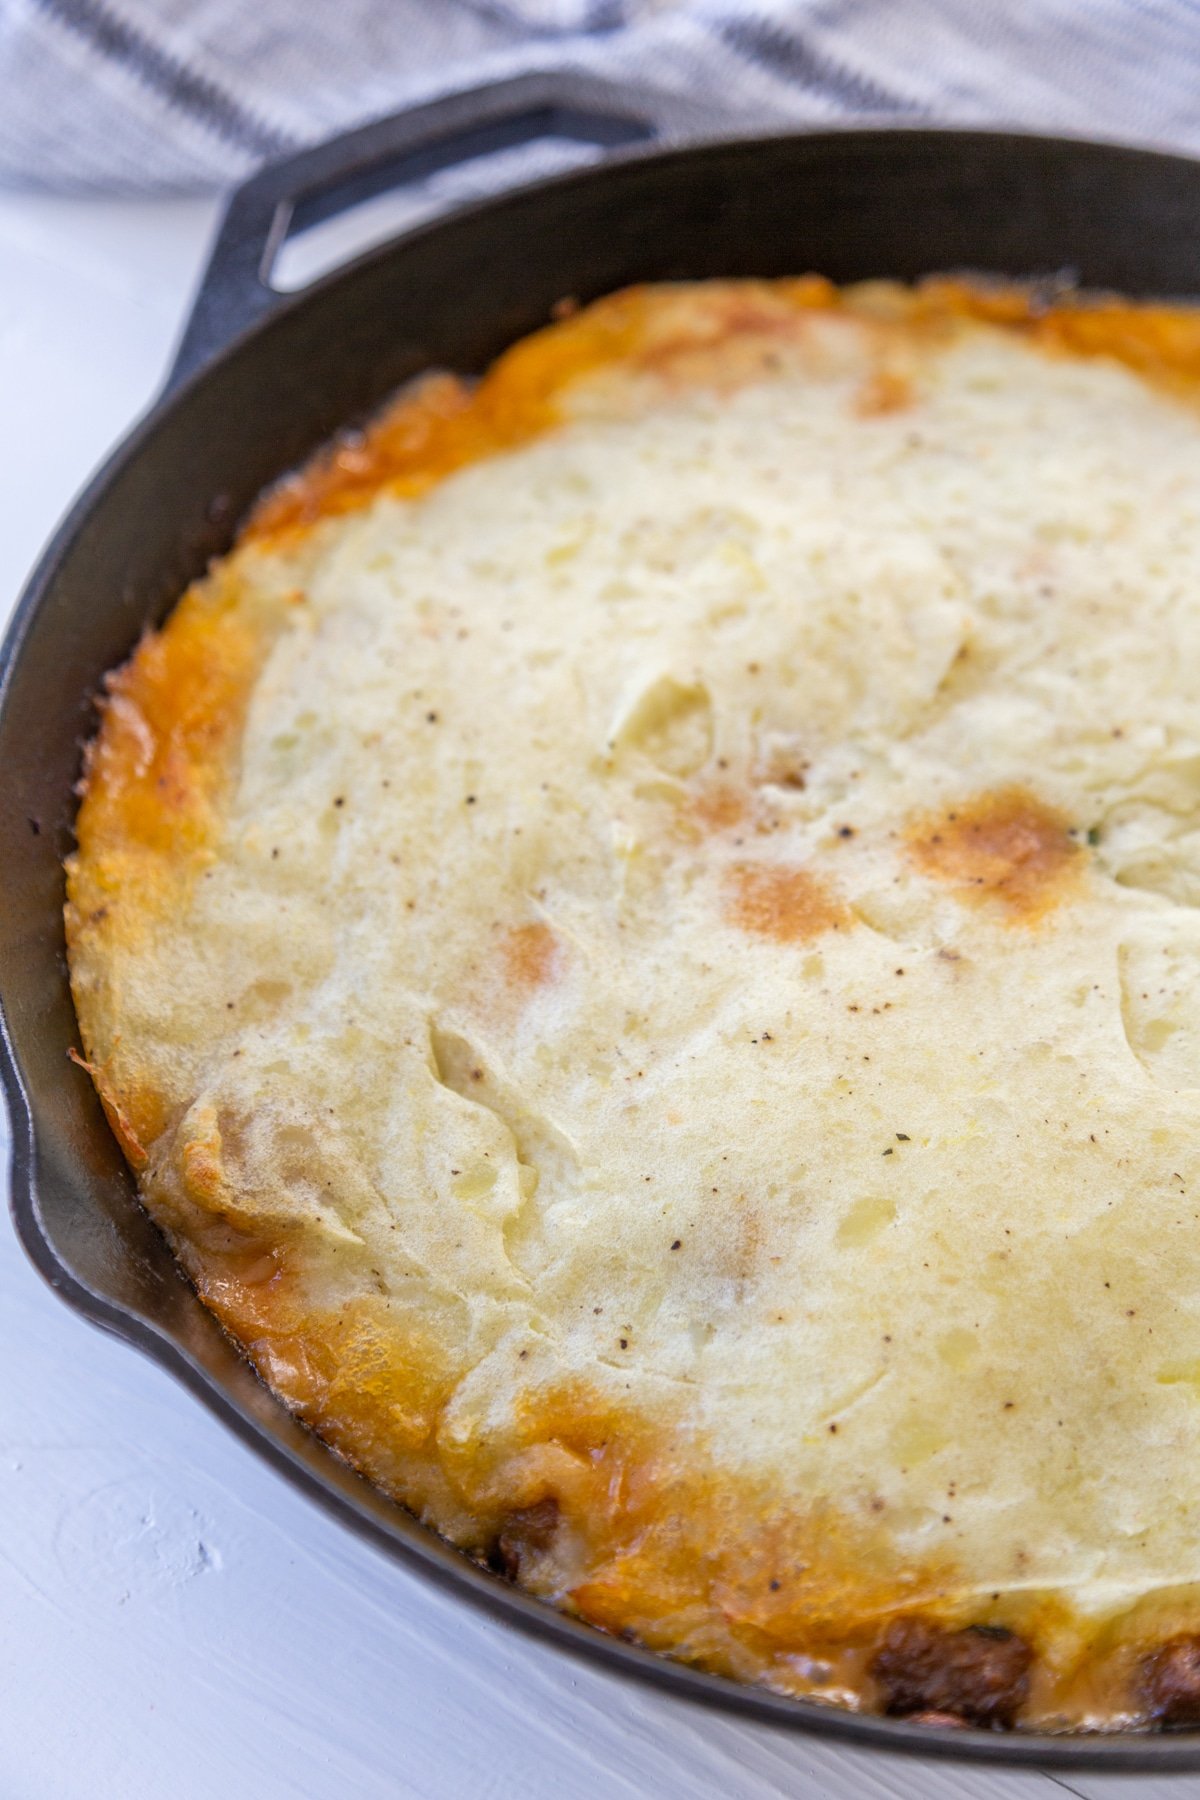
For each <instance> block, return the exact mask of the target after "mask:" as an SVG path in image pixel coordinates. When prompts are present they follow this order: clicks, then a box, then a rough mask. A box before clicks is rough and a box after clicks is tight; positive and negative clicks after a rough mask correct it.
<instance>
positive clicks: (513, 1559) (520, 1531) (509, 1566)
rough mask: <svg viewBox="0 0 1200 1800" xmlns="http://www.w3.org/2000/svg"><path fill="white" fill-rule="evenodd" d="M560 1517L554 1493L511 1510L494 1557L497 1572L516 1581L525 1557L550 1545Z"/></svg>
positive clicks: (493, 1564) (498, 1539) (499, 1537)
mask: <svg viewBox="0 0 1200 1800" xmlns="http://www.w3.org/2000/svg"><path fill="white" fill-rule="evenodd" d="M558 1518H559V1509H558V1501H557V1500H556V1499H555V1498H554V1496H553V1495H547V1496H546V1498H545V1499H544V1500H538V1501H537V1502H536V1503H535V1504H534V1505H533V1506H522V1507H518V1508H517V1509H516V1510H515V1511H514V1512H511V1513H509V1515H508V1519H507V1521H506V1523H505V1525H504V1528H503V1530H502V1531H501V1532H500V1534H499V1536H498V1537H497V1539H496V1548H495V1551H494V1552H493V1555H492V1559H491V1560H492V1566H493V1567H494V1568H495V1569H496V1571H497V1573H498V1574H501V1575H507V1576H508V1579H509V1580H510V1581H516V1580H517V1579H518V1578H519V1576H520V1574H521V1563H522V1561H523V1560H524V1559H525V1558H527V1557H529V1556H531V1555H536V1554H537V1552H538V1551H541V1550H546V1549H548V1548H549V1547H550V1545H551V1543H552V1542H553V1540H554V1534H555V1532H556V1531H557V1529H558Z"/></svg>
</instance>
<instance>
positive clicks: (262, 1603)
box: [0, 195, 1200, 1800]
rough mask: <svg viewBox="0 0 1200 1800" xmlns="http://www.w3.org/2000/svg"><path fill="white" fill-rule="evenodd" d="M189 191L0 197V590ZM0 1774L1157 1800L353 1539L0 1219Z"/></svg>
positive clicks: (527, 1795)
mask: <svg viewBox="0 0 1200 1800" xmlns="http://www.w3.org/2000/svg"><path fill="white" fill-rule="evenodd" d="M212 216H213V209H212V208H211V207H210V206H208V205H207V204H205V203H203V202H193V201H189V202H178V203H165V204H164V203H154V204H140V203H122V202H96V201H92V202H84V201H64V200H50V199H44V198H39V199H33V198H27V197H20V196H12V195H8V196H3V195H0V409H2V411H0V417H2V418H3V425H4V431H3V444H4V449H3V453H2V460H0V611H6V610H7V608H8V607H9V606H11V604H12V602H13V600H14V599H15V597H16V593H17V591H18V588H19V586H20V583H21V580H22V578H23V576H24V574H25V573H26V571H27V569H28V567H29V565H30V564H31V563H32V561H33V560H34V557H35V556H36V554H37V551H38V548H39V546H40V544H41V542H42V541H43V540H44V538H45V537H46V536H47V534H48V533H49V531H50V530H51V529H52V527H53V525H54V523H55V521H56V519H57V518H58V516H59V515H60V513H61V512H62V510H63V509H64V507H65V506H66V504H67V502H68V501H69V499H70V497H71V495H72V493H73V492H74V490H75V489H76V488H77V487H78V486H79V484H80V482H81V481H82V480H83V479H84V477H85V476H86V475H87V473H88V471H89V470H90V468H91V467H92V466H93V465H94V464H95V462H96V461H97V460H98V459H99V458H100V457H101V456H102V454H103V453H104V451H105V450H106V448H107V447H108V446H109V445H110V444H111V443H112V442H113V441H114V440H115V439H116V438H117V437H118V436H119V435H120V434H121V432H122V431H123V430H124V429H125V427H126V426H127V425H128V423H129V422H130V421H131V420H132V418H133V417H134V416H135V415H136V413H137V412H138V411H139V410H140V409H141V408H142V407H143V406H144V405H145V403H146V402H147V401H148V399H149V398H150V397H151V395H152V393H153V391H154V389H155V387H156V385H157V383H158V380H159V378H160V376H161V372H162V370H163V368H164V367H165V364H166V361H167V358H168V355H169V352H170V346H171V344H172V342H173V339H174V337H175V334H176V331H177V329H178V325H179V322H180V320H181V319H182V317H183V314H184V311H185V309H186V304H187V296H188V293H189V290H190V287H191V284H192V282H193V280H194V277H195V273H196V270H197V269H198V266H199V263H200V260H201V257H202V255H203V249H204V245H205V241H206V239H207V235H208V232H209V230H210V227H211V222H212ZM0 1368H2V1369H3V1381H2V1382H0V1696H2V1700H0V1800H85V1797H86V1800H161V1797H163V1796H168V1795H169V1796H171V1797H172V1800H209V1797H210V1796H218V1795H219V1796H222V1797H223V1800H241V1797H242V1796H247V1797H249V1796H253V1797H254V1800H277V1797H279V1800H282V1797H284V1796H289V1797H290V1796H300V1797H302V1800H326V1797H327V1796H328V1797H332V1796H335V1795H336V1796H338V1797H339V1800H341V1797H345V1796H354V1797H355V1800H358V1797H359V1796H361V1797H363V1800H375V1797H379V1800H384V1797H388V1800H391V1797H392V1796H398V1797H407V1796H414V1797H416V1800H445V1797H451V1800H458V1797H459V1796H470V1797H471V1800H510V1797H511V1800H543V1797H547V1800H549V1797H553V1800H625V1797H630V1800H640V1797H642V1796H648V1797H653V1800H685V1797H686V1800H697V1797H701V1800H702V1797H704V1796H708V1795H713V1796H721V1797H722V1800H771V1797H774V1796H780V1797H783V1796H787V1797H788V1800H792V1797H796V1796H800V1797H803V1800H809V1797H813V1800H818V1797H819V1800H823V1797H825V1796H829V1797H830V1800H1025V1797H1027V1796H1028V1797H1031V1800H1037V1797H1038V1796H1043V1797H1044V1800H1053V1796H1054V1795H1055V1794H1056V1793H1057V1794H1059V1795H1061V1794H1062V1793H1063V1791H1064V1790H1066V1791H1067V1792H1071V1793H1075V1794H1079V1795H1085V1796H1094V1797H1096V1800H1100V1797H1106V1800H1183V1797H1184V1796H1189V1795H1198V1796H1200V1776H1190V1777H1177V1778H1174V1779H1170V1780H1154V1779H1147V1778H1132V1777H1124V1778H1121V1777H1097V1776H1089V1775H1075V1774H1072V1775H1070V1776H1068V1777H1066V1778H1065V1779H1055V1778H1053V1777H1050V1776H1048V1775H1042V1774H1038V1773H1035V1772H993V1771H989V1770H985V1769H980V1768H974V1767H971V1766H969V1765H962V1766H955V1765H946V1764H932V1763H917V1762H914V1761H911V1760H908V1759H902V1758H893V1757H879V1756H871V1755H867V1754H864V1753H862V1752H854V1751H848V1750H844V1749H841V1748H838V1747H835V1746H832V1745H830V1744H827V1743H823V1742H820V1741H817V1740H810V1739H806V1738H804V1737H802V1736H799V1735H794V1734H790V1733H784V1732H780V1731H774V1730H771V1729H768V1728H765V1727H759V1726H756V1725H753V1724H748V1723H746V1722H744V1721H740V1720H736V1719H732V1718H725V1717H722V1716H720V1715H717V1714H713V1713H705V1712H702V1711H700V1710H698V1709H696V1708H694V1707H692V1706H691V1705H689V1704H686V1703H683V1702H680V1701H677V1700H672V1699H670V1698H668V1697H666V1696H663V1695H660V1694H656V1693H652V1692H649V1691H643V1690H642V1689H640V1688H638V1687H635V1686H631V1685H626V1684H625V1683H623V1682H620V1681H618V1680H617V1679H615V1678H614V1677H612V1676H610V1675H607V1674H604V1673H601V1672H599V1671H594V1670H592V1669H590V1668H587V1667H585V1666H583V1665H582V1664H577V1663H575V1662H573V1661H568V1660H565V1659H564V1658H562V1657H561V1656H560V1655H558V1654H556V1653H555V1652H553V1651H552V1650H550V1649H548V1648H545V1647H543V1646H542V1645H540V1644H535V1643H531V1642H529V1641H527V1640H525V1639H523V1638H521V1637H518V1636H516V1635H514V1634H512V1633H510V1632H508V1631H506V1630H505V1629H504V1628H503V1627H501V1626H499V1625H496V1624H493V1623H490V1622H488V1621H485V1620H483V1619H481V1618H480V1617H478V1616H477V1615H476V1614H475V1613H474V1612H473V1611H472V1610H470V1609H468V1608H466V1607H465V1606H463V1605H461V1604H459V1603H456V1602H455V1601H453V1600H451V1599H450V1598H449V1597H447V1596H445V1595H442V1594H440V1593H436V1592H434V1591H433V1590H431V1589H430V1588H427V1587H426V1586H424V1585H423V1583H421V1582H420V1581H419V1580H418V1579H417V1578H416V1577H414V1576H412V1575H410V1574H408V1573H407V1572H406V1571H404V1570H402V1569H400V1568H397V1567H395V1566H394V1565H392V1564H391V1563H390V1562H388V1561H387V1560H385V1559H384V1558H383V1557H382V1556H380V1555H378V1554H377V1553H375V1552H373V1551H371V1550H368V1549H366V1548H364V1547H363V1546H361V1545H359V1544H358V1543H357V1542H356V1541H355V1540H354V1539H353V1538H351V1537H350V1536H349V1535H348V1534H346V1533H345V1532H343V1530H342V1529H341V1528H340V1527H339V1526H337V1525H336V1524H334V1523H333V1522H332V1521H331V1520H329V1519H327V1518H325V1517H324V1516H323V1515H322V1514H320V1513H319V1512H318V1511H317V1510H316V1509H315V1508H314V1507H313V1506H312V1505H310V1504H309V1503H308V1502H307V1501H305V1500H303V1499H301V1498H300V1497H299V1496H298V1495H296V1494H295V1493H293V1491H292V1490H291V1489H290V1488H289V1487H288V1486H287V1485H286V1484H285V1483H284V1482H283V1481H282V1479H281V1478H280V1477H278V1476H277V1475H275V1474H274V1473H273V1472H271V1471H270V1470H268V1469H266V1468H264V1467H262V1466H260V1465H259V1463H258V1462H257V1461H256V1460H255V1458H254V1457H252V1455H251V1454H250V1452H249V1451H247V1450H245V1449H244V1448H242V1446H241V1445H240V1444H239V1443H237V1442H235V1441H234V1439H233V1438H231V1437H230V1436H229V1435H228V1434H227V1433H226V1432H225V1431H224V1430H223V1429H222V1428H220V1427H219V1426H217V1425H216V1424H215V1423H214V1422H213V1421H212V1420H211V1419H210V1418H209V1417H208V1416H207V1414H205V1413H204V1412H203V1411H202V1410H201V1408H200V1407H199V1405H198V1404H197V1403H196V1402H195V1401H194V1400H192V1399H191V1398H190V1397H189V1396H188V1395H187V1394H185V1393H184V1392H183V1391H182V1390H180V1389H178V1388H177V1387H176V1386H175V1385H174V1384H173V1383H172V1382H171V1381H170V1380H169V1379H168V1378H167V1377H166V1376H165V1375H163V1374H162V1373H160V1372H159V1371H158V1370H157V1369H156V1368H154V1367H152V1366H151V1365H150V1364H148V1363H146V1362H144V1361H143V1360H142V1359H141V1358H140V1357H138V1356H137V1355H135V1353H134V1352H133V1351H131V1350H128V1349H126V1348H124V1347H123V1346H122V1345H120V1344H118V1343H116V1342H113V1341H111V1340H109V1339H107V1338H105V1337H103V1336H101V1335H100V1334H99V1333H98V1332H96V1331H94V1330H92V1329H91V1328H90V1327H88V1326H86V1325H84V1324H83V1323H82V1322H81V1321H80V1320H78V1319H77V1318H75V1317H74V1316H73V1315H72V1314H71V1313H70V1312H68V1311H67V1310H66V1308H65V1307H63V1306H62V1305H61V1304H60V1302H58V1301H57V1300H56V1299H54V1298H53V1296H52V1295H51V1294H50V1293H49V1292H48V1291H47V1290H45V1289H44V1288H43V1287H42V1286H41V1284H40V1282H39V1281H38V1279H37V1277H36V1276H35V1275H34V1274H33V1272H32V1271H31V1270H30V1269H29V1268H28V1267H27V1266H26V1264H25V1262H24V1260H23V1258H22V1255H21V1253H20V1251H19V1250H18V1248H17V1245H16V1242H15V1239H14V1238H13V1237H12V1235H11V1233H9V1232H0Z"/></svg>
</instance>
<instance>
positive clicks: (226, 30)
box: [0, 0, 1200, 192]
mask: <svg viewBox="0 0 1200 1800" xmlns="http://www.w3.org/2000/svg"><path fill="white" fill-rule="evenodd" d="M530 68H536V69H545V68H560V69H564V68H565V69H572V70H581V71H587V72H591V73H598V74H604V75H608V76H610V77H615V78H617V79H621V78H625V79H630V78H636V80H637V81H638V82H640V83H641V84H643V85H651V86H657V87H659V88H661V89H664V90H667V91H671V92H683V93H687V94H689V95H691V96H693V97H694V98H698V99H700V100H701V101H705V100H707V101H710V102H711V103H712V104H713V106H714V108H716V109H718V110H719V111H720V113H721V114H722V115H728V114H729V113H730V112H731V111H735V112H742V113H745V114H746V115H747V116H748V117H754V118H757V119H759V120H762V121H772V120H796V121H803V122H813V123H817V122H820V121H826V120H830V119H837V118H839V117H844V116H846V115H848V114H854V115H857V116H862V115H864V114H866V115H874V116H878V117H885V118H886V117H904V118H909V119H919V118H924V117H931V118H937V119H939V120H944V121H953V122H958V123H989V124H998V123H1004V124H1016V125H1025V126H1032V127H1037V128H1042V129H1054V130H1068V131H1075V132H1082V133H1085V134H1088V135H1091V136H1098V137H1110V138H1122V139H1126V140H1130V141H1136V142H1140V143H1149V144H1154V145H1165V146H1170V147H1172V148H1175V149H1185V150H1193V151H1196V152H1200V0H740V3H739V0H0V181H6V182H8V183H10V184H12V183H16V184H21V185H25V186H36V187H42V188H55V189H61V190H68V191H76V192H80V191H87V190H93V191H96V190H108V191H117V192H154V191H158V192H162V191H168V190H177V191H178V190H203V189H206V188H213V187H218V186H223V185H227V184H228V183H230V182H233V181H236V180H238V179H239V178H240V177H242V176H244V175H245V174H247V173H248V172H249V171H250V170H251V169H253V168H254V167H255V166H256V165H257V164H258V163H260V162H262V161H263V160H265V159H267V158H270V157H275V156H280V155H283V154H286V153H287V152H288V151H289V150H293V149H298V148H300V147H301V146H303V145H305V144H307V143H310V142H312V141H314V140H315V139H318V138H321V137H325V136H329V135H330V134H332V133H334V132H336V131H339V130H343V129H345V128H347V127H348V126H351V125H354V124H358V123H361V122H363V121H364V120H366V119H369V118H372V117H375V116H377V115H379V114H382V113H385V112H391V111H394V110H395V109H397V108H399V107H402V106H405V105H409V104H412V103H413V102H415V101H418V100H421V99H427V98H431V97H433V96H434V95H436V94H439V93H444V92H446V91H447V90H448V89H451V88H462V87H468V86H471V85H473V84H474V83H477V82H480V81H484V80H488V79H493V78H495V77H497V76H500V75H503V74H509V73H514V72H516V71H517V70H520V69H530Z"/></svg>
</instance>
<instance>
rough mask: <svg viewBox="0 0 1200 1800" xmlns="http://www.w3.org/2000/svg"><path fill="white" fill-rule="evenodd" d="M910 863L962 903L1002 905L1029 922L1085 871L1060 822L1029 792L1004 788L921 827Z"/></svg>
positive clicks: (912, 838)
mask: <svg viewBox="0 0 1200 1800" xmlns="http://www.w3.org/2000/svg"><path fill="white" fill-rule="evenodd" d="M908 843H909V848H910V851H911V853H912V857H913V861H914V862H915V863H916V865H917V867H918V868H919V869H920V870H921V871H922V872H923V873H924V874H926V875H932V876H934V877H935V878H936V879H937V880H938V881H944V882H947V883H948V884H949V885H950V886H951V887H953V888H954V889H955V890H956V891H957V892H958V894H959V896H960V897H961V898H962V899H964V900H981V901H982V900H998V901H1000V902H1001V903H1002V905H1003V906H1004V907H1005V908H1006V910H1007V911H1008V913H1009V914H1010V915H1011V916H1012V918H1013V919H1014V920H1018V919H1019V920H1023V921H1026V922H1028V921H1032V920H1033V919H1036V918H1038V917H1039V916H1040V915H1041V914H1042V913H1044V912H1046V911H1048V910H1049V908H1050V907H1051V906H1053V905H1055V904H1056V903H1057V901H1058V900H1060V899H1061V898H1062V896H1063V893H1064V892H1065V890H1066V888H1067V887H1068V886H1069V884H1070V882H1071V880H1072V878H1073V877H1074V876H1075V874H1076V873H1077V871H1078V869H1079V867H1080V852H1079V846H1078V845H1077V844H1076V843H1075V841H1074V839H1073V838H1072V837H1071V833H1070V828H1069V826H1068V824H1067V821H1066V819H1065V818H1064V817H1063V815H1062V814H1061V813H1060V812H1058V811H1057V810H1056V809H1055V808H1054V807H1051V806H1047V805H1046V803H1045V802H1044V801H1042V800H1039V799H1038V797H1037V796H1036V794H1031V793H1029V792H1028V791H1027V790H1026V789H1025V788H1019V787H1010V788H1002V789H1000V790H998V791H997V792H995V793H991V794H981V795H979V796H978V797H977V798H975V799H974V800H969V801H967V802H965V803H964V804H963V805H961V806H956V807H949V808H947V810H946V811H945V812H943V813H939V814H936V815H927V816H926V817H924V818H921V819H918V820H917V821H916V823H915V824H914V825H912V826H911V827H910V829H909V832H908Z"/></svg>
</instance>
